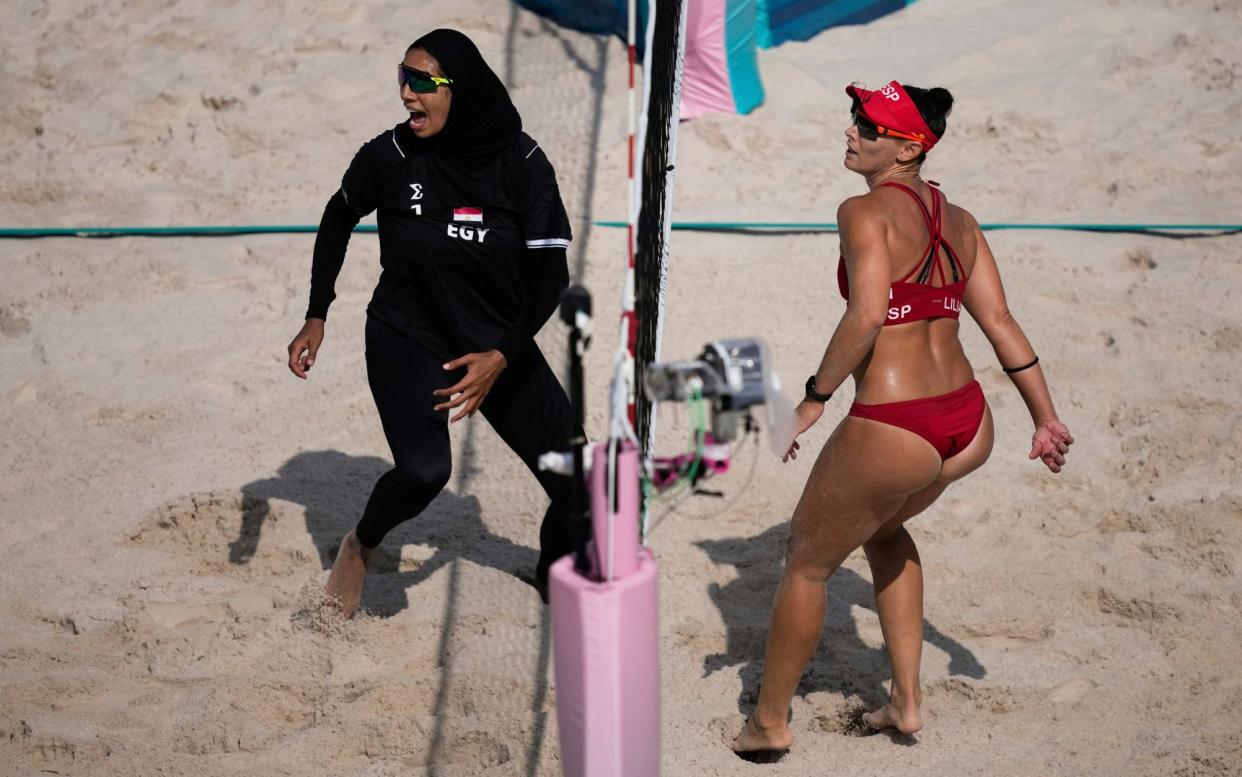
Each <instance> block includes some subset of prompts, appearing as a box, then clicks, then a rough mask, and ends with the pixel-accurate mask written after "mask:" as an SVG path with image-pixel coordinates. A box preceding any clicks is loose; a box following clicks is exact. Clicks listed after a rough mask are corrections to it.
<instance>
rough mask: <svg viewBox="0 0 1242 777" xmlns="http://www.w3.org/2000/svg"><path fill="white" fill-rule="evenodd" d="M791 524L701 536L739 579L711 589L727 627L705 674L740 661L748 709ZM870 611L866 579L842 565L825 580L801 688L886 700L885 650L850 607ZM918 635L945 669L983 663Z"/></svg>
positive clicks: (967, 672)
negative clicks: (866, 635)
mask: <svg viewBox="0 0 1242 777" xmlns="http://www.w3.org/2000/svg"><path fill="white" fill-rule="evenodd" d="M788 537H789V526H788V524H787V523H783V524H781V525H778V526H774V527H772V528H770V529H768V530H767V531H765V532H763V533H762V534H759V535H757V536H754V537H736V538H730V539H724V540H706V541H703V542H700V543H698V545H699V547H701V548H702V549H703V550H704V551H705V552H706V553H707V555H708V556H709V557H710V558H711V560H712V561H713V562H715V563H717V564H728V565H731V566H733V567H734V568H735V569H736V570H737V578H736V579H734V580H733V581H731V582H729V583H727V584H726V585H724V586H721V585H718V584H716V583H713V584H712V585H711V586H710V587H709V588H708V594H709V595H710V596H711V598H712V602H713V603H715V605H716V607H717V608H719V610H720V614H721V617H722V619H723V620H724V623H725V628H726V642H725V652H724V653H717V654H715V655H709V656H705V657H704V659H703V675H704V676H705V677H706V676H707V675H710V674H712V673H713V672H716V671H718V670H720V669H725V668H727V667H732V666H738V665H742V668H741V670H740V672H739V674H740V676H741V680H742V690H741V692H740V693H739V695H738V711H739V712H742V713H743V714H747V713H749V712H750V710H751V708H752V707H753V706H754V703H755V699H756V696H757V692H758V686H759V682H760V680H761V679H762V675H763V651H764V643H765V640H766V639H767V630H768V616H769V614H770V613H771V611H772V597H773V596H774V595H775V593H776V586H777V583H779V581H780V576H781V571H782V564H781V559H782V558H784V554H785V545H786V542H787V540H788ZM855 606H858V607H863V608H866V609H868V610H872V611H874V610H875V594H874V592H873V590H872V587H871V581H870V580H867V579H866V578H863V577H861V576H859V575H858V574H857V573H856V572H854V571H852V570H850V569H846V568H845V567H842V568H840V569H838V570H837V571H836V573H835V574H833V576H832V578H831V579H829V581H828V611H827V615H826V617H825V618H824V632H823V636H822V638H821V640H820V643H819V647H818V648H817V649H816V651H815V655H814V656H812V658H811V661H810V663H809V664H808V665H807V668H806V671H805V672H804V673H803V675H802V680H801V682H800V683H799V684H798V694H799V695H800V696H803V697H805V696H806V695H807V694H808V693H812V692H815V691H831V692H834V693H840V694H841V695H842V696H844V697H847V698H848V697H849V696H852V695H857V696H858V697H860V698H861V699H862V701H863V702H864V703H865V704H866V705H868V707H878V706H880V705H881V704H883V703H885V702H886V701H887V700H888V690H887V688H886V687H885V683H886V681H887V680H888V679H889V667H888V657H887V656H886V655H885V652H884V649H883V648H882V647H881V648H875V647H871V646H870V645H868V644H867V643H866V642H865V641H864V640H863V639H862V636H861V635H860V634H859V632H858V628H857V626H856V624H855V622H854V618H853V615H852V614H851V609H852V608H853V607H855ZM923 638H924V640H926V641H927V642H928V643H930V644H931V645H932V646H934V647H937V648H940V649H941V650H943V651H944V652H946V653H948V655H949V673H950V674H954V675H964V676H966V677H972V678H975V679H980V678H982V677H983V676H984V675H985V674H986V670H985V669H984V667H983V665H982V664H980V663H979V661H978V659H977V658H975V655H974V654H973V653H971V652H970V650H968V649H967V648H966V647H965V646H964V645H962V644H961V643H960V642H957V641H956V640H954V639H953V638H951V637H948V636H946V635H945V634H944V633H942V632H941V631H940V630H939V629H937V628H936V627H935V626H933V625H932V624H931V623H928V622H927V621H926V620H924V621H923Z"/></svg>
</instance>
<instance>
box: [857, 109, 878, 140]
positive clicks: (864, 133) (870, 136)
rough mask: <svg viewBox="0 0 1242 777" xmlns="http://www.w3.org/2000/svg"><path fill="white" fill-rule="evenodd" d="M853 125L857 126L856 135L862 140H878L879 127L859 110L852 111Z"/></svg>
mask: <svg viewBox="0 0 1242 777" xmlns="http://www.w3.org/2000/svg"><path fill="white" fill-rule="evenodd" d="M852 116H853V119H854V126H855V127H857V128H858V137H860V138H862V139H863V140H878V139H879V137H880V128H879V127H877V126H876V125H875V123H874V122H872V121H871V120H870V119H868V118H867V117H866V116H863V115H862V112H861V111H853V112H852Z"/></svg>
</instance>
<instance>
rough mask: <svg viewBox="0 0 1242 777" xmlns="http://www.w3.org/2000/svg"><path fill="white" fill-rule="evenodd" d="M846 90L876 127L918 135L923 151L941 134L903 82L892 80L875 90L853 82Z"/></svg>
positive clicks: (927, 149)
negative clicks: (921, 111) (904, 86)
mask: <svg viewBox="0 0 1242 777" xmlns="http://www.w3.org/2000/svg"><path fill="white" fill-rule="evenodd" d="M845 93H846V94H848V95H849V96H850V97H853V98H854V99H856V100H858V102H859V105H860V108H859V110H861V111H862V113H863V116H866V117H867V118H868V119H870V120H871V123H873V124H875V125H876V126H877V127H884V128H887V129H891V130H896V131H898V132H902V133H905V134H907V135H913V136H915V137H917V138H919V142H920V143H922V144H923V150H924V151H931V150H932V146H934V145H936V144H937V143H939V142H940V138H938V137H936V134H935V133H934V132H932V131H931V128H930V127H928V126H927V122H925V121H923V115H922V114H920V113H919V109H918V106H917V105H915V104H914V100H911V99H910V95H909V94H908V93H907V92H906V90H905V89H903V88H902V87H901V84H899V83H897V82H896V81H889V82H888V85H887V86H884V87H883V88H881V89H876V90H874V91H872V90H870V89H863V88H860V87H857V86H854V85H853V84H850V85H849V86H847V87H845Z"/></svg>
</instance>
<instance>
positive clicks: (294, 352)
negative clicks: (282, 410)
mask: <svg viewBox="0 0 1242 777" xmlns="http://www.w3.org/2000/svg"><path fill="white" fill-rule="evenodd" d="M321 343H323V319H322V318H308V319H306V323H305V324H303V325H302V331H300V332H298V335H297V337H295V338H293V342H291V343H289V371H290V372H292V373H293V374H294V375H297V376H298V377H299V378H301V379H302V380H306V371H307V370H309V369H310V368H311V367H313V366H314V365H315V354H317V353H319V345H320V344H321Z"/></svg>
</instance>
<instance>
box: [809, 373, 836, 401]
mask: <svg viewBox="0 0 1242 777" xmlns="http://www.w3.org/2000/svg"><path fill="white" fill-rule="evenodd" d="M806 398H807V399H809V400H811V401H812V402H819V403H820V404H823V403H825V402H827V401H828V400H830V399H832V392H831V391H829V392H828V393H827V394H821V393H819V392H818V391H816V390H815V376H814V375H812V376H811V377H809V378H807V379H806Z"/></svg>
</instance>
